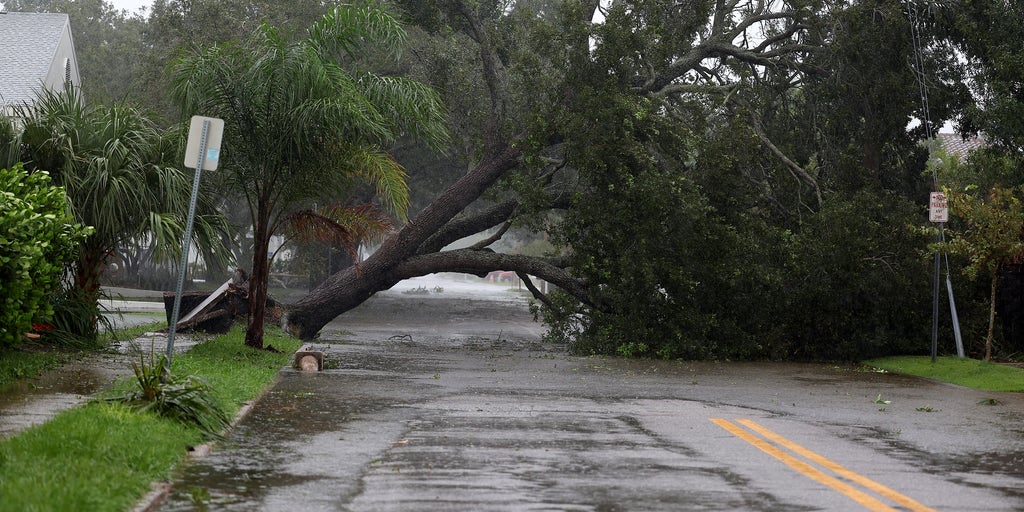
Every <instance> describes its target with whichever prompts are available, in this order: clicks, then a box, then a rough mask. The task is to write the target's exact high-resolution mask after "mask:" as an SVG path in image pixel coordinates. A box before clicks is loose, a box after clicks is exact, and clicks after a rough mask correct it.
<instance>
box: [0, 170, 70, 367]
mask: <svg viewBox="0 0 1024 512" xmlns="http://www.w3.org/2000/svg"><path fill="white" fill-rule="evenodd" d="M88 230H89V228H83V227H81V226H80V225H77V224H75V223H74V222H73V219H72V216H71V214H70V212H69V211H68V203H67V199H66V197H65V195H64V190H63V189H62V188H60V187H54V186H53V185H52V184H51V181H50V176H49V174H47V173H45V172H35V173H32V174H29V173H27V172H25V171H24V169H22V167H21V164H17V165H15V166H14V167H13V168H11V169H0V297H2V299H0V301H2V302H0V304H2V307H0V349H4V348H11V347H14V346H17V345H18V344H20V343H21V339H22V333H24V332H26V331H29V330H31V328H32V323H33V322H40V321H44V320H47V319H49V317H50V316H51V315H52V314H53V309H52V306H51V297H52V295H53V292H54V291H55V290H56V289H57V288H58V286H59V284H60V278H61V274H62V272H63V271H64V266H65V262H68V261H71V260H72V259H73V258H74V257H75V256H76V254H77V248H78V245H79V243H80V242H81V240H82V239H83V238H84V237H85V236H86V234H87V233H88Z"/></svg>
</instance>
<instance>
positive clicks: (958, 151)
mask: <svg viewBox="0 0 1024 512" xmlns="http://www.w3.org/2000/svg"><path fill="white" fill-rule="evenodd" d="M938 138H939V142H940V143H941V144H942V148H943V149H945V150H946V153H949V154H950V155H956V156H958V157H959V158H960V161H964V160H967V156H968V155H970V154H971V151H974V150H975V149H978V148H980V147H983V146H985V138H984V137H982V136H975V137H968V138H966V139H965V138H964V137H963V135H960V134H959V133H939V134H938Z"/></svg>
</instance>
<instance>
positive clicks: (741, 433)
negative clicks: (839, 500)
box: [711, 418, 935, 512]
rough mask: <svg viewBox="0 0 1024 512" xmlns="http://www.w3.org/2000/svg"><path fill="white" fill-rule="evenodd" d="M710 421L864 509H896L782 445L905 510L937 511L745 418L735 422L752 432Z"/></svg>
mask: <svg viewBox="0 0 1024 512" xmlns="http://www.w3.org/2000/svg"><path fill="white" fill-rule="evenodd" d="M711 421H712V423H714V424H716V425H718V426H719V427H722V428H724V429H725V430H727V431H728V432H729V433H730V434H732V435H734V436H736V437H738V438H740V439H742V440H744V441H746V442H748V443H750V444H751V445H753V446H754V447H756V448H757V449H759V450H761V451H763V452H765V453H767V454H768V455H771V456H772V457H775V458H776V459H779V460H780V461H782V462H783V463H785V464H786V465H787V466H789V467H791V468H793V469H795V470H796V471H798V472H800V473H801V474H803V475H804V476H806V477H807V478H810V479H811V480H814V481H815V482H818V483H820V484H822V485H826V486H828V487H830V488H832V489H834V490H836V491H838V492H840V493H842V494H844V495H846V496H847V497H849V498H850V499H852V500H853V501H856V502H857V503H859V504H861V505H863V506H864V507H865V508H867V509H869V510H875V511H893V512H896V509H894V508H892V507H890V506H889V505H887V504H886V503H884V502H882V501H881V500H879V499H878V498H876V497H874V496H871V495H870V494H867V493H865V492H864V491H862V490H860V489H857V488H856V487H854V486H852V485H850V484H848V483H846V482H843V481H842V480H839V479H838V478H836V477H834V476H831V475H829V474H827V473H825V472H824V471H821V470H820V469H818V468H816V467H814V466H812V465H811V464H809V463H808V462H805V461H804V460H801V459H799V458H797V457H795V456H793V455H791V454H790V453H789V452H786V451H785V450H782V449H781V448H779V447H780V446H781V447H783V448H786V449H787V450H789V451H790V452H792V453H795V454H797V455H799V456H801V457H803V458H804V459H806V460H807V461H810V462H813V463H815V464H817V465H819V466H821V467H823V468H825V469H828V470H829V471H831V472H832V473H833V474H835V475H836V476H839V477H842V478H844V479H846V480H848V481H850V482H853V483H856V484H858V485H860V486H862V487H863V488H865V489H868V490H870V491H872V492H874V493H876V494H878V495H879V496H883V497H885V498H887V499H889V500H892V501H893V502H895V503H898V504H899V505H901V506H903V507H904V508H905V509H906V510H911V511H914V512H935V509H932V508H929V507H926V506H924V505H922V504H920V503H918V502H917V501H914V500H913V499H911V498H909V497H907V496H904V495H902V494H900V493H898V492H896V491H894V490H892V489H890V488H888V487H886V486H884V485H882V484H880V483H878V482H876V481H874V480H871V479H870V478H867V477H865V476H863V475H860V474H857V473H854V472H853V471H850V470H849V469H846V468H844V467H843V466H841V465H839V464H837V463H835V462H833V461H831V460H829V459H826V458H825V457H822V456H821V455H818V454H817V453H814V452H812V451H811V450H808V449H807V448H804V447H803V446H800V445H798V444H796V443H794V442H793V441H790V440H789V439H786V438H784V437H782V436H780V435H779V434H776V433H775V432H772V431H771V430H768V429H767V428H765V427H763V426H761V425H759V424H757V423H756V422H754V421H751V420H743V419H740V420H736V423H739V424H741V425H743V426H745V427H747V428H748V429H750V431H747V430H744V429H743V428H741V427H740V426H739V425H737V424H736V423H732V422H731V421H729V420H726V419H722V418H711ZM751 432H755V433H757V434H760V435H761V436H762V437H763V439H762V437H757V436H756V435H754V434H753V433H751ZM766 440H767V441H766ZM768 441H771V442H768ZM772 443H775V444H772Z"/></svg>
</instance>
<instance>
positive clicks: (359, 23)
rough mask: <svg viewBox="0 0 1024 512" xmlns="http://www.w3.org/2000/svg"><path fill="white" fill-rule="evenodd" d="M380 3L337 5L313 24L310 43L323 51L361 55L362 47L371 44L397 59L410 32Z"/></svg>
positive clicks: (354, 55)
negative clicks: (374, 4) (383, 8)
mask: <svg viewBox="0 0 1024 512" xmlns="http://www.w3.org/2000/svg"><path fill="white" fill-rule="evenodd" d="M379 7H380V6H379V4H378V5H377V6H376V7H374V6H371V5H369V3H365V2H359V4H358V5H352V4H342V5H338V6H336V7H335V8H334V9H332V10H330V11H329V12H328V13H327V14H325V15H324V17H323V18H322V19H321V20H320V21H319V22H318V23H316V24H314V25H313V26H312V27H310V29H309V41H310V43H311V44H312V45H313V46H314V47H315V48H316V49H317V50H318V51H319V52H321V54H325V55H330V54H332V53H333V52H336V51H338V50H341V51H343V52H345V53H346V54H348V56H350V57H353V58H355V57H358V56H360V55H362V54H363V48H364V47H365V46H367V45H370V46H373V47H375V48H378V49H380V50H383V51H385V52H386V53H387V54H388V55H389V56H390V57H391V58H393V59H395V60H397V59H398V58H399V57H400V56H401V54H402V49H403V48H405V45H406V39H407V35H406V33H405V30H404V29H403V28H402V25H401V23H399V21H398V20H397V19H395V18H394V17H393V16H391V15H390V14H389V13H387V12H385V11H383V10H381V9H380V8H379Z"/></svg>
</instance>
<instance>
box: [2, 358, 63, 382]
mask: <svg viewBox="0 0 1024 512" xmlns="http://www.w3.org/2000/svg"><path fill="white" fill-rule="evenodd" d="M66 359H67V356H66V355H65V354H62V353H59V352H50V351H40V350H32V349H15V350H6V351H3V352H0V387H4V386H5V385H7V384H10V383H12V382H14V381H16V380H18V379H26V378H30V377H35V376H36V375H39V374H40V373H42V372H43V370H46V369H47V368H53V367H55V366H59V365H60V364H61V363H63V362H64V361H65V360H66Z"/></svg>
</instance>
